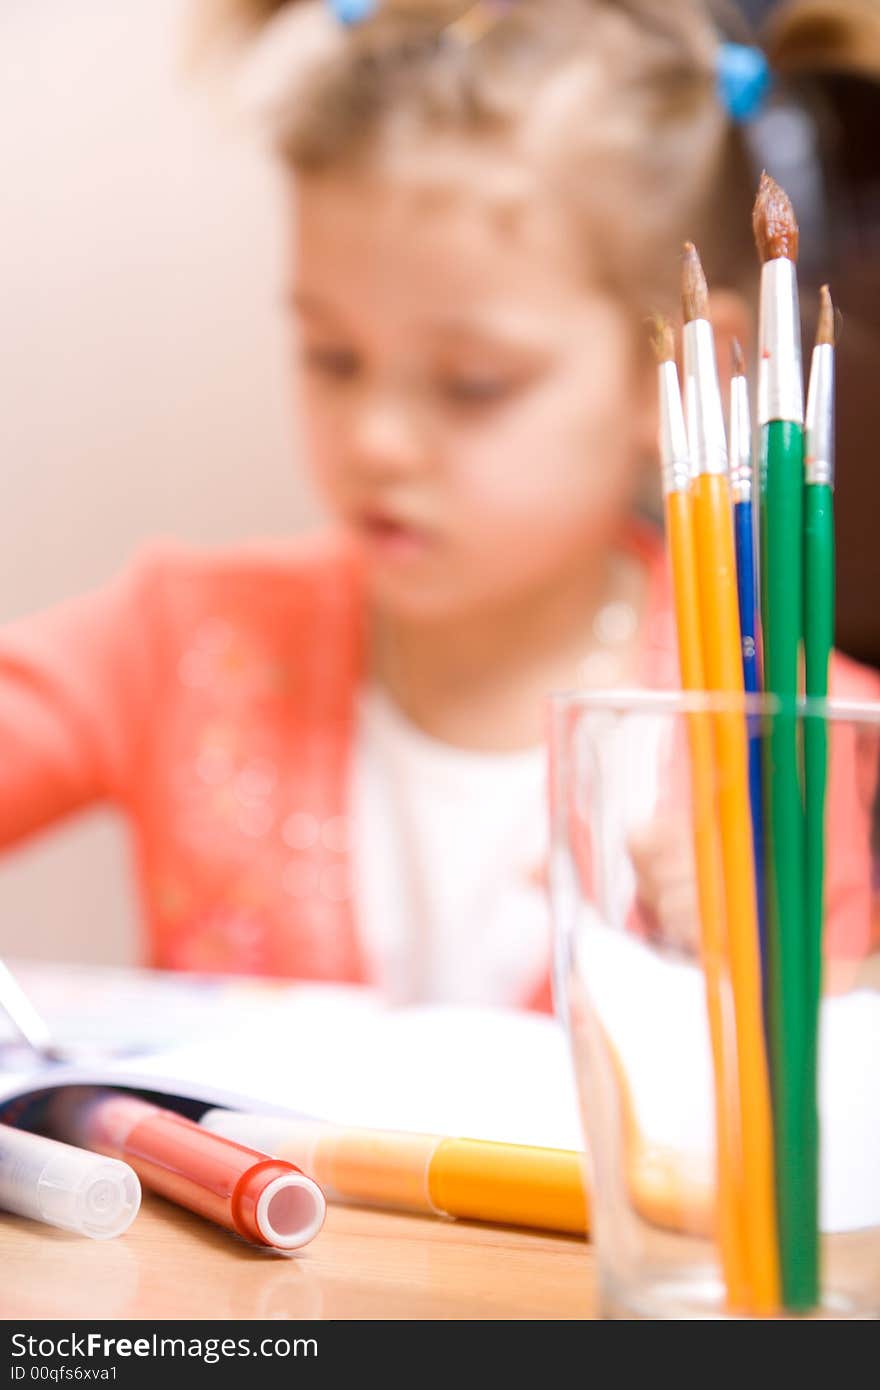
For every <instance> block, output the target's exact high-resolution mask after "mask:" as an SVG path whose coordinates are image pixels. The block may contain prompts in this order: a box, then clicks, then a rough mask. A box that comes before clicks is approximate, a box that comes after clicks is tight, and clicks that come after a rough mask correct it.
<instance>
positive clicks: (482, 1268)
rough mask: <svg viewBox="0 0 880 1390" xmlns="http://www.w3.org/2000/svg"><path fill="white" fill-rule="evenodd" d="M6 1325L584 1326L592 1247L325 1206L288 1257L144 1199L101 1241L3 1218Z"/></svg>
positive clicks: (590, 1305) (1, 1286)
mask: <svg viewBox="0 0 880 1390" xmlns="http://www.w3.org/2000/svg"><path fill="white" fill-rule="evenodd" d="M0 1269H2V1271H3V1277H2V1281H0V1317H3V1318H24V1319H27V1318H73V1319H86V1318H94V1319H104V1318H149V1319H159V1318H278V1319H283V1318H294V1319H297V1318H589V1317H594V1316H595V1311H594V1310H595V1302H594V1291H593V1284H594V1281H593V1256H592V1250H591V1248H590V1247H589V1246H588V1245H587V1243H586V1242H585V1241H583V1240H580V1239H576V1238H574V1237H566V1236H545V1235H537V1234H536V1235H531V1234H528V1233H526V1232H524V1231H518V1230H517V1231H514V1230H507V1229H503V1228H501V1227H497V1226H478V1225H475V1224H470V1223H467V1222H454V1221H443V1220H431V1219H430V1218H427V1217H418V1216H404V1215H399V1214H397V1213H391V1212H373V1211H367V1210H360V1209H355V1208H353V1207H330V1208H329V1212H328V1216H327V1222H326V1225H325V1227H324V1229H323V1231H322V1232H321V1234H320V1235H319V1236H318V1237H317V1238H316V1239H315V1240H314V1241H313V1242H312V1244H311V1245H309V1246H307V1247H306V1248H305V1249H304V1250H303V1251H302V1252H301V1253H300V1254H298V1255H296V1256H293V1257H285V1256H279V1255H273V1254H271V1253H270V1252H268V1251H261V1250H255V1249H252V1248H251V1247H249V1246H247V1245H245V1244H244V1242H242V1241H239V1240H237V1239H236V1238H235V1237H234V1236H232V1235H231V1234H229V1233H228V1232H226V1231H222V1230H219V1229H217V1228H216V1227H214V1226H211V1225H209V1223H208V1222H206V1221H202V1220H200V1219H199V1218H198V1217H196V1216H192V1215H191V1214H190V1213H189V1212H186V1211H182V1210H181V1209H180V1208H177V1207H173V1206H171V1205H170V1204H169V1203H167V1202H164V1201H162V1199H161V1198H158V1197H154V1196H152V1195H149V1194H145V1195H144V1201H143V1205H142V1207H141V1210H140V1213H139V1214H138V1217H137V1219H136V1221H135V1223H134V1225H133V1226H132V1227H131V1229H130V1230H129V1231H128V1232H127V1233H126V1234H125V1235H124V1236H120V1237H119V1238H118V1239H116V1240H110V1241H92V1240H88V1239H81V1238H78V1237H76V1236H72V1235H67V1234H66V1233H65V1232H63V1231H56V1230H54V1229H52V1228H50V1227H48V1226H40V1225H36V1224H34V1223H33V1222H30V1221H24V1220H20V1219H19V1218H18V1217H14V1216H9V1215H7V1214H5V1213H2V1214H0Z"/></svg>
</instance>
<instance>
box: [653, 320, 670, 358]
mask: <svg viewBox="0 0 880 1390" xmlns="http://www.w3.org/2000/svg"><path fill="white" fill-rule="evenodd" d="M651 346H652V347H653V349H654V356H655V357H656V358H657V362H658V363H659V364H662V363H664V362H674V361H675V334H674V332H673V331H672V324H671V323H669V321H668V320H667V319H665V318H664V317H663V315H662V314H655V315H654V317H653V318H652V320H651Z"/></svg>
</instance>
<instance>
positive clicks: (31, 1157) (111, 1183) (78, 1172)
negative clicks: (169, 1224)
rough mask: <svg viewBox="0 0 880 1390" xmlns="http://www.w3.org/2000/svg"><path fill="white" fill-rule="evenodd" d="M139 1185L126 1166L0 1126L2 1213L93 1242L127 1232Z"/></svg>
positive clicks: (135, 1205)
mask: <svg viewBox="0 0 880 1390" xmlns="http://www.w3.org/2000/svg"><path fill="white" fill-rule="evenodd" d="M140 1204H141V1185H140V1183H139V1182H138V1178H137V1174H136V1173H135V1172H134V1170H133V1169H132V1168H130V1167H129V1166H128V1164H127V1163H122V1162H120V1160H119V1159H115V1158H103V1157H102V1156H101V1155H100V1154H94V1153H89V1152H88V1151H86V1150H85V1149H76V1148H74V1147H73V1146H72V1145H70V1144H61V1143H59V1142H58V1141H57V1140H55V1139H46V1138H44V1137H43V1136H42V1135H38V1134H29V1133H27V1132H25V1131H24V1130H17V1129H11V1128H9V1127H8V1126H5V1125H2V1126H0V1207H4V1208H5V1209H6V1210H7V1211H14V1212H17V1213H18V1215H20V1216H28V1217H30V1218H31V1219H32V1220H36V1221H45V1222H46V1224H47V1225H49V1226H59V1227H61V1229H62V1230H65V1231H76V1232H77V1233H78V1234H79V1235H84V1236H90V1237H91V1238H92V1239H93V1240H109V1239H111V1237H113V1236H118V1235H121V1234H122V1232H123V1231H126V1230H128V1227H129V1226H130V1225H131V1223H132V1221H133V1220H134V1218H135V1216H136V1215H137V1213H138V1209H139V1207H140Z"/></svg>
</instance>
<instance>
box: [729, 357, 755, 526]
mask: <svg viewBox="0 0 880 1390" xmlns="http://www.w3.org/2000/svg"><path fill="white" fill-rule="evenodd" d="M730 493H731V497H732V498H733V501H734V502H750V501H751V500H752V420H751V412H750V410H749V383H748V382H747V381H746V379H745V377H744V376H735V377H733V378H732V379H731V382H730Z"/></svg>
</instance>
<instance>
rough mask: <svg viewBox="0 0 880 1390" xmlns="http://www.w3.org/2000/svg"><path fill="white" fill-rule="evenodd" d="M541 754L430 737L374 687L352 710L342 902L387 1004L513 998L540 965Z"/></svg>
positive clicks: (545, 956)
mask: <svg viewBox="0 0 880 1390" xmlns="http://www.w3.org/2000/svg"><path fill="white" fill-rule="evenodd" d="M546 783H547V773H546V754H545V751H544V749H543V748H542V747H538V748H531V749H527V750H526V751H525V752H517V753H474V752H469V751H465V750H463V749H460V748H453V747H451V746H449V745H447V744H444V743H440V742H438V741H437V740H435V739H433V738H429V737H428V736H427V735H426V734H423V733H422V732H421V731H420V730H419V729H417V728H415V727H414V726H413V725H411V724H409V723H408V722H407V720H406V719H405V718H404V717H403V716H402V715H401V714H400V712H399V711H398V710H397V709H396V708H395V707H394V706H393V704H392V703H391V701H390V700H389V699H388V697H387V696H386V695H385V694H384V692H382V691H380V690H378V689H376V688H369V689H367V690H366V691H365V693H364V694H363V695H362V697H361V700H360V703H359V707H358V720H357V730H356V737H355V754H354V765H353V785H352V790H351V827H352V832H353V833H352V859H353V864H352V869H353V875H354V901H355V904H356V911H357V916H358V925H359V928H360V933H361V939H362V942H363V945H364V950H365V952H366V956H367V962H368V967H369V970H370V975H371V978H372V979H373V980H374V981H375V983H376V984H377V985H378V987H379V988H380V989H382V990H383V992H385V993H387V995H388V996H389V997H390V998H391V999H393V1000H395V1001H413V1000H424V1001H443V1002H450V1003H451V1002H455V1003H477V1002H479V1003H484V1004H515V1005H518V1004H522V1003H523V1002H524V1001H525V999H526V998H527V996H528V995H529V994H530V993H531V991H533V990H534V989H536V988H537V987H538V985H539V984H540V982H541V980H542V978H543V976H544V974H545V972H546V970H547V969H548V967H549V962H550V909H549V903H548V899H547V894H546V890H545V889H544V888H543V887H542V886H541V885H540V883H539V882H538V881H537V875H538V874H539V873H540V871H541V870H542V869H543V867H544V863H545V860H546V856H547V844H548V827H547V815H548V812H547V792H546Z"/></svg>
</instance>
